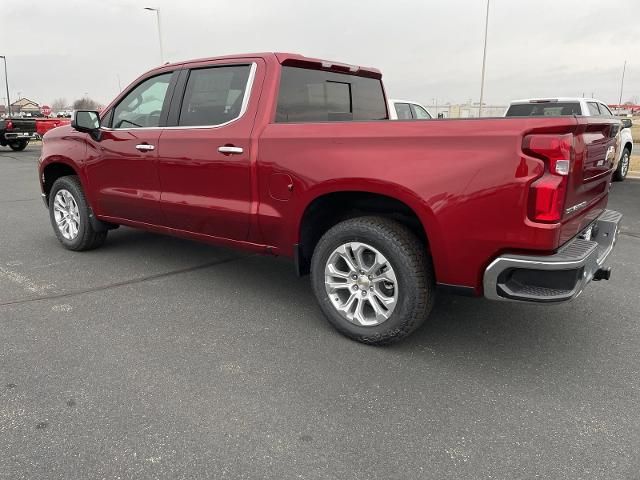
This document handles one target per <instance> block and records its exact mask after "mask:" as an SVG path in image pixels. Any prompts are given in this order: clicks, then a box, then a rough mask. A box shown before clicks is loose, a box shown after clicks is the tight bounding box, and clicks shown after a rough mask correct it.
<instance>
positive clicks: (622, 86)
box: [618, 60, 627, 105]
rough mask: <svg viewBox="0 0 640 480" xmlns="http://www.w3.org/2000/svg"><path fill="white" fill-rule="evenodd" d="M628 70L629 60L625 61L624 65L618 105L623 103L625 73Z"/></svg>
mask: <svg viewBox="0 0 640 480" xmlns="http://www.w3.org/2000/svg"><path fill="white" fill-rule="evenodd" d="M626 70H627V61H626V60H625V61H624V66H623V67H622V80H620V100H619V101H618V105H622V90H623V89H624V73H625V71H626Z"/></svg>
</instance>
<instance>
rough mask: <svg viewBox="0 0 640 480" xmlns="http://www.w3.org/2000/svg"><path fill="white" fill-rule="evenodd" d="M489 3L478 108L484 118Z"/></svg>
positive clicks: (479, 113) (485, 25)
mask: <svg viewBox="0 0 640 480" xmlns="http://www.w3.org/2000/svg"><path fill="white" fill-rule="evenodd" d="M489 2H490V0H487V18H486V20H485V22H484V49H483V51H482V79H481V80H480V105H479V106H478V117H481V116H482V100H483V99H484V68H485V64H486V63H487V32H488V31H489Z"/></svg>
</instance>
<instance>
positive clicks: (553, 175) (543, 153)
mask: <svg viewBox="0 0 640 480" xmlns="http://www.w3.org/2000/svg"><path fill="white" fill-rule="evenodd" d="M572 147H573V135H572V134H566V135H547V134H545V135H528V136H526V137H525V138H524V141H523V144H522V150H523V151H524V152H525V153H526V154H528V155H531V156H532V157H536V158H539V159H541V160H543V161H544V163H545V171H544V174H543V175H542V177H540V178H539V179H537V180H536V181H535V182H533V183H532V184H531V187H530V191H529V218H530V219H531V220H533V221H534V222H544V223H556V222H559V221H560V220H561V219H562V213H563V210H564V203H565V197H566V195H567V185H568V182H569V171H570V169H571V154H572Z"/></svg>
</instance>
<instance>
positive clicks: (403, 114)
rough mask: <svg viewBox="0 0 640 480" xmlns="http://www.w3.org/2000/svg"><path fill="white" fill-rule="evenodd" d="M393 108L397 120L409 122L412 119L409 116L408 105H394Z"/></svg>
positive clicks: (409, 108)
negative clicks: (394, 108)
mask: <svg viewBox="0 0 640 480" xmlns="http://www.w3.org/2000/svg"><path fill="white" fill-rule="evenodd" d="M394 106H395V107H396V114H397V115H398V120H411V119H412V118H413V117H412V116H411V107H410V106H409V104H408V103H396V104H394Z"/></svg>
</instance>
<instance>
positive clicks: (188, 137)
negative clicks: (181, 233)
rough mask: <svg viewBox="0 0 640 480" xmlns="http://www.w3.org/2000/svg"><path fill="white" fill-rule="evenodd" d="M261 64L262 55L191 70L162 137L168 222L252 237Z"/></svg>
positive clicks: (163, 197)
mask: <svg viewBox="0 0 640 480" xmlns="http://www.w3.org/2000/svg"><path fill="white" fill-rule="evenodd" d="M263 70H264V67H263V61H262V60H260V59H242V60H239V61H236V62H230V61H229V60H227V61H224V62H222V61H217V62H203V64H201V65H196V66H194V68H193V69H192V70H191V72H190V73H189V77H188V80H187V81H186V85H185V87H184V88H185V91H184V95H182V99H183V100H182V103H181V105H178V108H179V112H180V113H179V116H178V115H176V118H177V120H176V123H177V125H175V126H170V127H168V128H166V129H165V130H164V131H163V132H162V135H161V137H160V142H159V143H160V149H159V157H158V174H159V177H160V185H161V189H162V193H161V205H162V209H163V211H164V215H165V221H166V223H165V225H166V226H168V227H170V228H176V229H179V230H185V231H189V232H194V233H202V234H206V235H211V236H215V237H220V238H227V239H232V240H246V239H247V237H248V233H249V224H250V210H251V202H252V193H251V192H252V177H251V165H252V153H254V152H252V151H251V149H252V143H251V133H252V129H253V122H254V118H255V116H256V111H257V108H258V100H259V92H260V86H261V82H262V80H263V78H264V71H263ZM194 72H195V73H194ZM227 74H228V75H227ZM221 85H222V87H221ZM241 91H242V93H240V92H241ZM244 92H247V93H244ZM174 108H176V107H175V106H174V105H172V109H174ZM221 148H222V150H225V151H220V149H221Z"/></svg>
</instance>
